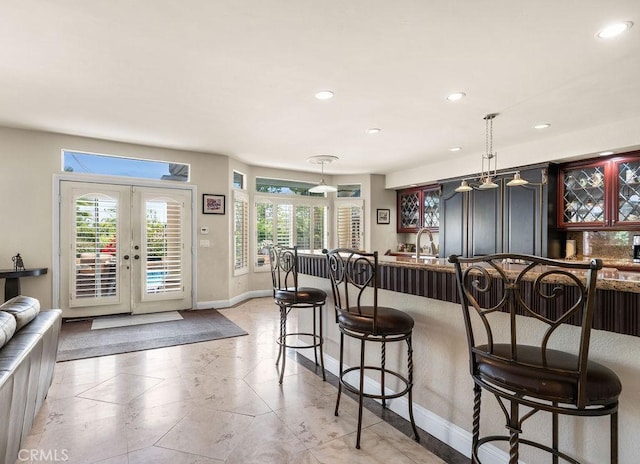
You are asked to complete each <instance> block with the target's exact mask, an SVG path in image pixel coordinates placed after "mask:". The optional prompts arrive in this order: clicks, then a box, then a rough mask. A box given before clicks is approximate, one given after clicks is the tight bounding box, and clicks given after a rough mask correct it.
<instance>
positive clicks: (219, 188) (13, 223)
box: [0, 127, 395, 308]
mask: <svg viewBox="0 0 640 464" xmlns="http://www.w3.org/2000/svg"><path fill="white" fill-rule="evenodd" d="M63 149H68V150H77V151H86V152H93V153H102V154H108V155H118V156H125V157H132V158H144V159H155V160H163V161H176V162H182V163H188V164H190V165H191V181H190V183H189V184H190V185H195V186H196V189H197V190H196V197H197V198H196V200H197V208H196V214H195V217H196V221H195V227H196V240H195V243H194V245H195V246H196V248H197V257H196V263H197V264H196V268H197V282H196V285H197V295H196V301H197V305H198V307H199V308H205V307H211V306H216V307H220V306H227V305H229V304H234V303H235V302H237V301H239V300H238V298H239V299H242V298H244V297H245V296H252V295H256V292H257V293H258V294H259V293H260V292H264V291H266V290H270V289H271V280H270V279H271V278H270V274H269V273H268V272H259V273H254V272H253V266H252V265H250V270H249V273H248V274H244V275H239V276H233V270H232V263H231V256H232V251H233V248H232V246H233V244H232V236H231V230H232V219H233V215H232V214H233V209H232V208H233V189H232V187H231V186H232V175H233V171H234V170H237V171H240V172H242V173H244V174H246V176H247V181H248V184H247V193H248V194H249V198H250V200H249V201H250V203H249V204H250V214H251V215H252V212H253V207H252V205H253V200H254V192H255V177H256V176H260V177H272V178H280V179H293V180H301V181H307V182H317V181H318V173H316V172H297V171H289V170H283V169H271V168H264V167H255V166H249V165H247V164H245V163H242V162H240V161H238V160H235V159H233V158H229V157H227V156H222V155H215V154H209V153H196V152H188V151H181V150H171V149H165V148H155V147H148V146H142V145H132V144H126V143H120V142H115V141H108V140H98V139H91V138H85V137H76V136H69V135H61V134H52V133H46V132H38V131H29V130H20V129H11V128H2V127H0V166H1V170H0V214H2V217H3V219H4V223H3V228H2V229H1V232H0V269H10V268H11V267H12V265H13V263H12V262H11V257H12V256H14V255H15V254H16V253H18V252H19V253H20V254H21V256H22V257H23V259H24V261H25V265H26V266H27V267H47V268H49V273H48V274H47V275H45V276H40V277H28V278H23V279H21V280H20V283H21V290H22V293H24V294H26V295H31V296H34V297H37V298H38V299H39V300H40V302H41V304H42V307H43V308H50V307H52V306H53V305H54V302H53V301H52V299H53V291H52V284H53V279H52V276H53V273H54V272H55V271H56V270H54V269H53V246H54V243H53V238H52V237H53V232H54V231H53V227H54V225H53V224H54V223H53V220H54V215H55V214H56V211H55V210H56V209H57V206H56V205H54V200H53V192H54V188H53V184H54V175H56V174H60V173H62V169H61V150H63ZM325 178H326V180H327V182H329V183H332V184H335V183H360V184H362V188H363V199H364V201H365V208H366V219H365V221H366V227H365V240H366V245H367V248H368V249H379V250H383V249H386V248H389V246H388V245H386V243H388V242H390V243H395V226H394V223H393V222H392V224H390V225H388V226H384V227H382V226H376V225H375V208H376V207H388V208H390V209H392V220H393V221H395V207H394V205H395V192H394V191H384V190H383V184H384V178H383V177H382V176H369V175H358V176H333V177H332V176H325ZM372 179H373V180H372ZM130 181H131V179H124V182H125V183H128V182H130ZM372 185H374V188H372ZM204 193H210V194H223V195H226V214H225V215H213V214H202V194H204ZM371 196H373V199H370V197H371ZM333 197H335V195H334V194H332V197H331V198H333ZM381 205H385V206H381ZM387 205H388V206H387ZM332 215H333V211H331V213H330V217H333V216H332ZM249 224H250V230H249V233H250V236H249V237H250V242H249V243H250V246H251V244H252V243H253V237H254V236H255V235H254V233H255V231H254V223H253V220H252V219H251V218H250V222H249ZM203 226H206V227H208V228H209V234H208V235H201V234H200V232H199V231H200V228H201V227H203ZM381 230H384V233H380V231H381ZM392 236H393V242H392V241H391V237H392ZM201 239H206V240H208V241H209V243H210V246H209V247H200V246H199V243H200V240H201ZM385 247H386V248H385ZM253 251H254V250H253V247H252V246H251V248H250V256H249V258H250V262H253V259H254V256H253ZM0 292H4V280H0Z"/></svg>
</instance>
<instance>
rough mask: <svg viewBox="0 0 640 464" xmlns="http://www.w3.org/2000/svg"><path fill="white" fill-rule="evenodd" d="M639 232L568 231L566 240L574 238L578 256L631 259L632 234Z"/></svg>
mask: <svg viewBox="0 0 640 464" xmlns="http://www.w3.org/2000/svg"><path fill="white" fill-rule="evenodd" d="M634 235H640V232H638V231H635V232H629V231H595V232H594V231H589V232H586V231H585V232H569V233H567V240H575V241H576V248H577V255H578V257H579V258H580V257H585V258H589V257H594V258H606V259H616V260H619V259H632V258H633V236H634Z"/></svg>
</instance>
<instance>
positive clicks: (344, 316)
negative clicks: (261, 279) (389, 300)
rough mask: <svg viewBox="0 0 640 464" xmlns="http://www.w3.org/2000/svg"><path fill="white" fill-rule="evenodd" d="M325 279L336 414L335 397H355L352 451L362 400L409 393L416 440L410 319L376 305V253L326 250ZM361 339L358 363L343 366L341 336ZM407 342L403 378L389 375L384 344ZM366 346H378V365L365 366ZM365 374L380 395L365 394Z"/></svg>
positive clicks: (395, 372)
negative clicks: (333, 341)
mask: <svg viewBox="0 0 640 464" xmlns="http://www.w3.org/2000/svg"><path fill="white" fill-rule="evenodd" d="M327 259H328V263H329V276H330V279H331V287H332V290H333V301H334V305H335V311H336V318H337V323H338V328H339V329H340V372H339V377H340V382H339V384H338V398H337V399H336V409H335V415H336V416H337V415H338V409H339V407H340V395H341V394H342V388H343V387H344V388H345V389H347V390H348V391H350V392H353V393H355V394H357V395H358V432H357V436H356V448H358V449H359V448H360V435H361V431H362V406H363V401H364V398H374V399H379V400H381V401H382V407H383V408H385V407H386V406H387V404H386V401H387V400H389V399H392V398H399V397H401V396H404V395H408V401H409V419H410V421H411V427H412V428H413V434H414V439H415V440H416V441H419V440H420V438H419V436H418V429H417V428H416V424H415V421H414V419H413V396H412V392H413V348H412V346H411V335H412V332H413V325H414V321H413V318H412V317H411V316H410V315H409V314H407V313H405V312H403V311H400V310H397V309H395V308H388V307H384V306H378V252H374V253H361V252H358V251H355V250H348V249H335V250H332V251H328V252H327ZM345 335H346V336H347V337H351V338H355V339H356V340H360V363H359V364H358V365H357V366H353V367H348V368H346V369H345V367H344V337H345ZM402 341H404V342H406V343H407V375H406V376H404V375H403V374H401V373H400V372H398V371H393V370H390V369H388V368H387V366H386V345H387V343H392V342H402ZM367 342H375V343H379V344H380V347H381V353H380V364H379V365H368V364H366V362H365V346H366V343H367ZM354 371H355V372H357V373H358V374H359V384H358V385H353V384H351V383H349V382H348V381H347V379H346V376H347V374H349V373H350V372H354ZM365 372H378V373H379V379H380V393H371V392H365V388H364V377H365ZM388 376H392V377H395V378H396V379H397V380H398V381H399V384H400V385H401V387H400V391H398V392H389V391H386V389H385V377H388Z"/></svg>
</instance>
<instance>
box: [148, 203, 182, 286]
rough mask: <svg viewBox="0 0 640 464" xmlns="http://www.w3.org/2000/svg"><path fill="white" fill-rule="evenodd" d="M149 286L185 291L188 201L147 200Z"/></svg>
mask: <svg viewBox="0 0 640 464" xmlns="http://www.w3.org/2000/svg"><path fill="white" fill-rule="evenodd" d="M144 204H145V218H146V227H145V228H144V231H143V240H144V244H145V252H146V269H145V275H146V290H145V293H146V294H147V295H149V294H167V293H175V292H180V293H182V292H183V278H184V276H183V275H182V269H183V263H182V247H183V237H182V234H183V229H182V218H183V209H184V205H183V204H182V203H180V202H177V201H175V200H173V199H163V198H153V199H146V200H145V203H144Z"/></svg>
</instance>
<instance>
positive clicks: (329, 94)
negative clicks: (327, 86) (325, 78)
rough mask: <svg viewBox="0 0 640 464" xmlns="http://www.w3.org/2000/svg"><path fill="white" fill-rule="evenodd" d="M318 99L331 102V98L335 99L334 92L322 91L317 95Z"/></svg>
mask: <svg viewBox="0 0 640 464" xmlns="http://www.w3.org/2000/svg"><path fill="white" fill-rule="evenodd" d="M316 98H317V99H318V100H329V99H330V98H333V92H332V91H331V90H321V91H320V92H317V93H316Z"/></svg>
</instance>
